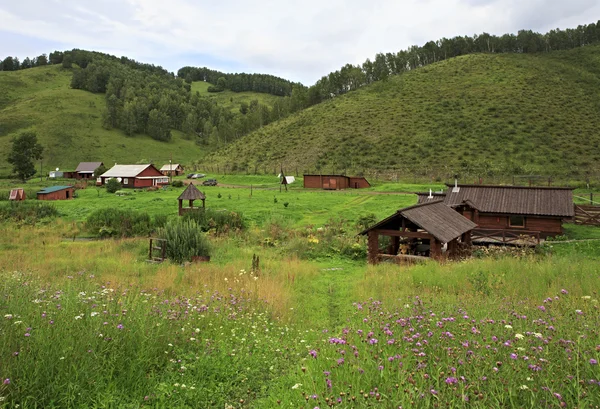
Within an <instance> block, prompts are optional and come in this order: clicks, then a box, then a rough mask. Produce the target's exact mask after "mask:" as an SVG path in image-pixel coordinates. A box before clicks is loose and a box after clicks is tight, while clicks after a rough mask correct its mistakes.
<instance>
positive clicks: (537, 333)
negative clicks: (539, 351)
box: [533, 332, 542, 338]
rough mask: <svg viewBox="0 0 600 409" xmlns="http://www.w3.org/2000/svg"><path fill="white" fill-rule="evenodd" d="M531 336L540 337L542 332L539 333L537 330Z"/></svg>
mask: <svg viewBox="0 0 600 409" xmlns="http://www.w3.org/2000/svg"><path fill="white" fill-rule="evenodd" d="M533 336H534V337H536V338H542V334H540V333H539V332H534V333H533Z"/></svg>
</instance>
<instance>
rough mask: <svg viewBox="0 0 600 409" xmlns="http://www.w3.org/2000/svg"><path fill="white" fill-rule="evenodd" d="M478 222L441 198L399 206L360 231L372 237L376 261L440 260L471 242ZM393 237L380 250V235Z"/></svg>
mask: <svg viewBox="0 0 600 409" xmlns="http://www.w3.org/2000/svg"><path fill="white" fill-rule="evenodd" d="M475 227H477V225H476V224H475V223H473V222H472V221H471V220H469V219H467V218H466V217H464V216H462V215H461V214H459V213H457V212H456V211H454V210H453V209H451V208H450V207H448V206H446V205H445V204H444V203H443V202H442V201H441V200H438V201H435V202H430V203H423V204H417V205H415V206H410V207H406V208H404V209H400V210H398V211H397V212H396V213H394V214H393V215H391V216H389V217H388V218H386V219H384V220H382V221H380V222H379V223H377V224H375V225H374V226H372V227H369V228H368V229H366V230H364V231H362V232H360V233H359V234H362V235H367V237H368V240H367V242H368V248H367V250H368V261H369V263H371V264H376V263H377V262H379V261H380V260H382V259H393V260H401V259H422V258H426V257H430V258H433V259H436V260H440V259H444V258H454V257H457V256H458V255H459V254H460V250H461V249H462V248H463V247H466V246H469V245H470V244H471V237H470V234H471V231H472V230H473V229H474V228H475ZM380 236H387V237H389V238H390V242H389V245H388V247H387V248H386V249H384V250H380V248H379V237H380Z"/></svg>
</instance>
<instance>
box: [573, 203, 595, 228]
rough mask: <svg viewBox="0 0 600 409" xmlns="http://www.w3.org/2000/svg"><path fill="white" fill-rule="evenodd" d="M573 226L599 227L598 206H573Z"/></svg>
mask: <svg viewBox="0 0 600 409" xmlns="http://www.w3.org/2000/svg"><path fill="white" fill-rule="evenodd" d="M573 221H574V222H575V224H588V225H591V226H600V206H591V205H575V217H574V218H573Z"/></svg>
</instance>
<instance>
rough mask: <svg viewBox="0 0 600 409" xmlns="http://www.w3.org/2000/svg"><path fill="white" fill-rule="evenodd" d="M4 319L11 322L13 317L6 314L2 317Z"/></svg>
mask: <svg viewBox="0 0 600 409" xmlns="http://www.w3.org/2000/svg"><path fill="white" fill-rule="evenodd" d="M4 318H6V319H7V320H12V319H13V315H12V314H6V315H5V316H4Z"/></svg>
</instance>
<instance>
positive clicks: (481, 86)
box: [206, 45, 600, 176]
mask: <svg viewBox="0 0 600 409" xmlns="http://www.w3.org/2000/svg"><path fill="white" fill-rule="evenodd" d="M598 67H600V46H597V45H593V46H586V47H582V48H577V49H573V50H569V51H556V52H551V53H544V54H471V55H466V56H462V57H457V58H453V59H448V60H445V61H442V62H439V63H435V64H431V65H428V66H426V67H423V68H418V69H414V70H411V71H409V72H407V73H404V74H401V75H396V76H391V77H389V78H388V79H387V80H386V81H378V82H375V83H373V84H371V85H369V86H365V87H363V88H361V89H359V90H357V91H355V92H350V93H347V94H345V95H342V96H337V97H335V98H333V99H331V100H328V101H326V102H324V103H321V104H318V105H316V106H313V107H311V108H308V109H305V110H303V111H300V112H297V113H295V114H293V115H291V116H289V117H287V118H285V119H282V120H279V121H277V122H275V123H272V124H270V125H268V126H266V127H263V128H261V129H259V130H257V131H255V132H253V133H251V134H249V135H246V136H245V137H243V138H241V139H240V140H238V141H236V142H234V143H233V144H231V145H229V146H228V147H226V148H225V149H223V150H221V151H218V152H217V153H215V154H212V155H210V156H209V157H208V158H207V160H206V163H207V164H217V163H218V164H221V165H228V166H230V167H238V168H239V167H242V168H244V167H245V166H250V167H252V166H253V165H258V167H259V168H260V167H261V166H263V165H264V166H268V167H270V168H272V167H273V166H279V165H280V164H282V163H283V164H284V167H287V168H289V169H291V168H294V167H299V168H300V169H302V170H304V171H307V172H311V171H312V172H315V171H321V172H333V171H340V170H343V169H349V170H353V171H358V172H365V173H366V172H368V171H369V170H378V171H383V170H392V169H393V170H398V171H406V172H411V173H420V174H428V175H429V174H431V175H438V176H448V175H451V174H453V173H455V172H459V173H462V174H473V175H488V174H493V173H496V174H500V173H501V174H522V173H540V174H544V175H558V174H560V175H572V176H581V175H583V174H585V173H586V172H588V173H589V172H598V171H600V168H599V167H600V165H599V164H600V151H599V150H598V149H597V147H598V146H599V145H600V115H599V114H600V103H599V102H598V101H600V68H598Z"/></svg>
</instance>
